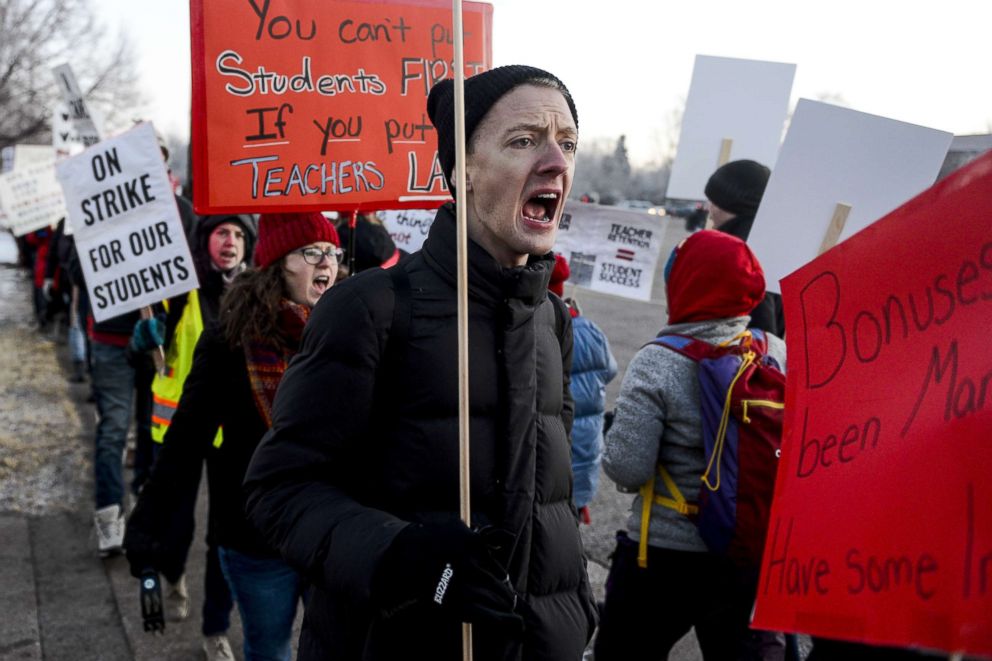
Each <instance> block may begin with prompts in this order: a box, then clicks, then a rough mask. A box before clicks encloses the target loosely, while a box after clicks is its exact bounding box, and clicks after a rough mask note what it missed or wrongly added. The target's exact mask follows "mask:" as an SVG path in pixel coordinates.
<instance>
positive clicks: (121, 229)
mask: <svg viewBox="0 0 992 661" xmlns="http://www.w3.org/2000/svg"><path fill="white" fill-rule="evenodd" d="M56 167H57V170H58V178H59V181H60V182H61V183H62V189H63V191H64V193H65V200H66V208H67V209H68V212H69V216H68V217H69V224H70V225H71V226H72V228H73V230H74V232H75V235H76V250H77V251H78V252H79V261H80V264H81V265H82V268H83V276H84V277H85V279H86V287H87V289H88V290H89V294H90V303H91V305H92V308H93V316H94V318H95V319H96V320H97V321H103V320H104V319H109V318H110V317H115V316H117V315H120V314H124V313H126V312H131V311H133V310H137V309H138V308H141V307H143V306H145V305H151V304H153V303H157V302H158V301H161V300H163V299H166V298H170V297H172V296H177V295H179V294H182V293H185V292H188V291H190V290H192V289H196V288H197V287H198V286H199V284H198V282H197V278H196V270H195V269H194V267H193V260H192V258H191V256H190V252H189V246H188V244H187V243H186V237H185V234H184V233H183V228H182V223H181V221H180V219H179V210H178V209H177V208H176V201H175V196H174V195H173V194H172V188H171V187H170V184H169V176H168V173H167V172H166V169H165V163H164V162H163V161H162V152H161V151H160V150H159V147H158V141H157V140H156V138H155V129H154V128H153V127H152V125H151V124H148V123H143V124H139V125H138V126H137V127H135V128H133V129H131V130H130V131H128V132H126V133H123V134H121V135H119V136H117V137H115V138H111V139H108V140H104V141H102V142H99V143H97V144H95V145H93V146H92V147H89V148H88V149H86V151H84V152H83V153H82V154H79V155H78V156H73V157H72V158H69V159H67V160H64V161H62V162H61V163H59V164H58V165H57V166H56Z"/></svg>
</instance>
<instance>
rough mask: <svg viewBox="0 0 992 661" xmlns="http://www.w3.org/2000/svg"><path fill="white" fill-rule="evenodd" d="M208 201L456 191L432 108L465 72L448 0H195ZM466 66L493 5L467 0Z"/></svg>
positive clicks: (345, 202)
mask: <svg viewBox="0 0 992 661" xmlns="http://www.w3.org/2000/svg"><path fill="white" fill-rule="evenodd" d="M190 13H191V21H192V22H191V25H192V27H191V31H192V58H193V167H194V180H195V186H194V206H195V208H196V210H197V212H199V213H201V214H206V213H226V212H241V211H259V210H262V209H264V208H266V207H274V206H278V207H279V208H280V209H281V210H283V211H303V210H335V209H336V210H346V211H354V210H373V209H383V208H393V209H396V208H427V207H436V206H439V205H440V204H441V203H442V202H443V201H444V200H446V199H448V189H447V185H446V183H445V181H444V175H443V174H442V172H441V167H440V165H439V164H438V163H437V160H436V156H435V152H436V137H435V131H434V127H433V126H432V125H431V122H430V118H429V117H428V116H427V109H426V99H427V93H428V91H429V90H430V88H431V86H432V85H433V84H434V83H435V82H437V81H439V80H442V79H444V78H451V77H453V76H454V72H453V65H452V61H453V53H454V49H453V45H452V36H451V35H452V30H451V3H450V2H447V1H446V0H406V1H405V2H369V1H368V0H353V1H352V2H307V1H305V0H284V1H282V2H278V3H275V2H271V1H270V0H237V1H235V0H213V1H211V2H206V0H191V2H190ZM463 22H464V32H465V75H466V76H470V75H472V74H474V73H478V72H480V71H485V70H487V69H489V68H491V63H492V38H491V36H492V7H491V6H490V5H488V4H483V3H476V2H468V3H465V12H464V19H463Z"/></svg>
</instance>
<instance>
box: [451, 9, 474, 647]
mask: <svg viewBox="0 0 992 661" xmlns="http://www.w3.org/2000/svg"><path fill="white" fill-rule="evenodd" d="M452 33H453V34H452V37H453V41H454V42H455V43H454V46H455V61H454V69H455V81H454V82H455V190H456V191H457V192H459V193H461V195H462V201H464V199H465V53H464V43H463V41H462V39H463V28H462V0H452ZM455 221H456V225H457V228H458V233H457V242H456V243H457V253H458V265H457V267H458V268H457V281H458V471H459V480H458V483H459V491H460V504H461V517H462V521H464V522H465V525H466V526H468V527H469V528H471V527H472V503H471V500H470V498H471V484H470V482H469V466H470V463H469V387H468V215H467V208H466V206H465V204H464V203H463V202H459V203H456V204H455ZM462 659H463V660H464V661H472V625H471V624H469V623H468V622H464V623H462Z"/></svg>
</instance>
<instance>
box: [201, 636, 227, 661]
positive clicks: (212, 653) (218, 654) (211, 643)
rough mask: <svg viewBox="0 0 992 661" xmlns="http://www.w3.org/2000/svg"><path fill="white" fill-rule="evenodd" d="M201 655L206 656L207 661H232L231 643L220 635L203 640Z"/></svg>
mask: <svg viewBox="0 0 992 661" xmlns="http://www.w3.org/2000/svg"><path fill="white" fill-rule="evenodd" d="M203 653H204V654H206V655H207V661H234V652H233V651H231V643H230V641H228V640H227V636H225V635H224V634H222V633H219V634H217V635H216V636H207V637H206V638H204V639H203Z"/></svg>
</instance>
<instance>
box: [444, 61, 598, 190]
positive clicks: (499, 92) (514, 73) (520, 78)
mask: <svg viewBox="0 0 992 661" xmlns="http://www.w3.org/2000/svg"><path fill="white" fill-rule="evenodd" d="M533 81H546V82H545V84H549V85H548V86H550V87H553V88H554V89H557V90H558V91H559V92H561V94H562V96H564V97H565V103H567V104H568V109H569V110H570V111H571V113H572V121H574V122H575V126H576V128H578V126H579V116H578V114H577V113H576V112H575V102H574V101H572V95H571V93H569V91H568V88H567V87H565V83H563V82H561V80H559V79H558V77H557V76H554V75H553V74H550V73H548V72H547V71H544V70H543V69H538V68H537V67H529V66H526V65H523V64H510V65H507V66H503V67H496V68H495V69H490V70H489V71H484V72H482V73H479V74H476V75H474V76H471V77H470V78H466V79H465V143H466V144H468V143H469V141H471V139H472V134H473V133H475V129H476V128H477V127H478V126H479V123H480V122H481V121H482V118H483V117H485V116H486V113H488V112H489V109H490V108H492V107H493V106H494V105H496V102H497V101H499V100H500V99H501V98H503V96H504V95H505V94H506V93H507V92H509V91H510V90H512V89H514V88H515V87H518V86H520V85H523V84H525V83H529V82H533ZM539 84H540V83H539ZM427 114H428V115H429V116H430V118H431V123H432V124H434V128H435V129H436V130H437V156H438V160H440V162H441V169H443V170H444V176H445V177H446V178H447V179H448V186H449V188H450V189H451V193H452V194H454V192H455V188H454V186H453V185H452V183H453V182H452V179H451V172H452V170H454V169H455V83H454V81H453V80H451V79H445V80H442V81H441V82H439V83H438V84H437V85H435V86H434V87H432V88H431V93H430V95H428V97H427Z"/></svg>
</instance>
